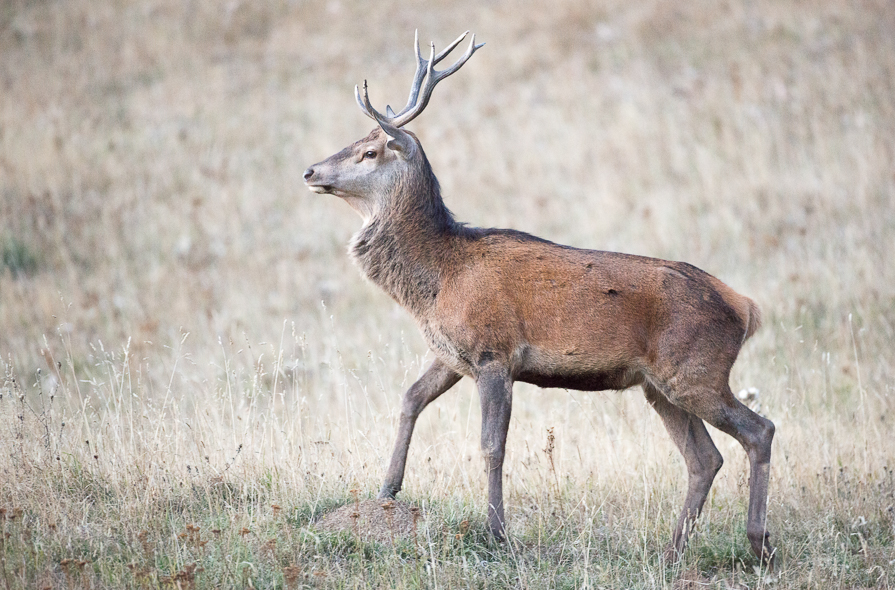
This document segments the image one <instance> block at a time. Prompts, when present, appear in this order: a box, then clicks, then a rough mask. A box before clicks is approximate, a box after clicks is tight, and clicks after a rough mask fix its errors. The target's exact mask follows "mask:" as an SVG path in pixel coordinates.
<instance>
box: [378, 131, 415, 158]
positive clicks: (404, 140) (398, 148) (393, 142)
mask: <svg viewBox="0 0 895 590" xmlns="http://www.w3.org/2000/svg"><path fill="white" fill-rule="evenodd" d="M385 147H387V148H388V149H390V150H392V151H393V152H396V153H397V154H398V155H399V156H401V157H402V158H404V159H405V160H406V159H407V158H408V157H410V154H412V153H413V148H414V147H415V144H414V141H413V138H412V137H410V135H408V134H407V133H405V132H403V131H401V132H400V133H399V134H398V136H397V137H393V138H392V139H390V140H388V141H387V142H385Z"/></svg>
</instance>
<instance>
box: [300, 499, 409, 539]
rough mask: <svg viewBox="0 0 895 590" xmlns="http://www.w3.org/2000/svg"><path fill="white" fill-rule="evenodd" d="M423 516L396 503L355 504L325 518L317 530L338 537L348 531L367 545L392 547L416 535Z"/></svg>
mask: <svg viewBox="0 0 895 590" xmlns="http://www.w3.org/2000/svg"><path fill="white" fill-rule="evenodd" d="M421 518H422V512H421V511H420V509H419V508H417V507H415V506H410V505H408V504H404V503H403V502H398V501H396V500H363V501H361V502H352V503H350V504H346V505H345V506H342V507H341V508H336V509H335V510H333V511H332V512H329V513H328V514H326V515H324V516H323V518H321V519H320V520H318V521H317V523H316V524H315V525H314V526H315V528H317V529H318V530H321V531H325V532H329V533H335V532H339V531H349V532H351V533H353V534H355V535H358V536H359V537H360V538H361V539H363V540H365V541H370V540H372V541H378V542H380V543H392V542H393V540H396V539H399V538H412V537H413V536H414V535H415V534H416V529H417V524H418V521H419V520H420V519H421Z"/></svg>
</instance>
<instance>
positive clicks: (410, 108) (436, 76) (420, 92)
mask: <svg viewBox="0 0 895 590" xmlns="http://www.w3.org/2000/svg"><path fill="white" fill-rule="evenodd" d="M468 34H469V31H466V32H465V33H463V34H462V35H460V36H459V37H457V39H456V40H455V41H454V42H453V43H451V44H450V45H448V46H447V47H446V48H445V49H444V51H442V52H441V53H439V54H438V55H435V43H432V48H431V51H430V53H429V59H428V60H425V59H423V56H422V55H421V54H420V43H419V31H417V32H416V33H415V34H414V45H415V46H416V61H417V65H416V74H414V76H413V85H412V86H411V87H410V97H409V98H408V100H407V106H405V107H404V108H403V109H402V110H401V112H400V113H398V114H397V115H396V114H395V113H394V111H392V107H390V106H388V105H386V107H385V112H386V114H385V115H383V114H382V113H380V112H379V111H377V110H376V109H374V108H373V106H372V105H371V104H370V97H369V95H368V94H367V81H366V80H364V94H363V98H361V93H360V88H358V87H357V86H355V87H354V95H355V98H357V104H358V105H360V108H361V110H362V111H363V112H364V114H365V115H367V116H368V117H370V118H371V119H373V120H374V121H376V122H377V123H379V124H380V125H381V126H382V127H383V128H384V129H385V130H386V132H388V129H387V127H393V128H398V127H403V126H404V125H406V124H407V123H409V122H410V121H412V120H414V119H415V118H416V117H417V116H418V115H419V114H420V113H422V112H423V109H425V108H426V105H427V104H429V98H431V96H432V90H433V89H434V88H435V85H436V84H438V83H439V82H441V81H442V80H444V79H445V78H447V77H448V76H450V75H451V74H453V73H454V72H456V71H457V70H459V69H460V68H461V67H462V66H463V64H465V63H466V61H467V60H468V59H469V58H470V57H472V54H473V53H475V52H476V50H477V49H479V48H481V47H483V46H484V45H485V44H484V43H480V44H478V45H476V44H475V35H473V36H472V42H471V43H470V44H469V49H467V50H466V53H464V54H463V56H462V57H461V58H460V59H459V60H457V63H455V64H454V65H452V66H451V67H449V68H447V69H445V70H441V71H436V70H435V67H434V66H435V64H437V63H439V62H440V61H441V60H443V59H444V58H445V57H447V55H448V54H449V53H450V52H451V51H453V50H454V48H455V47H456V46H457V45H459V44H460V42H461V41H462V40H463V39H465V38H466V35H468ZM424 80H425V85H424V84H423V81H424Z"/></svg>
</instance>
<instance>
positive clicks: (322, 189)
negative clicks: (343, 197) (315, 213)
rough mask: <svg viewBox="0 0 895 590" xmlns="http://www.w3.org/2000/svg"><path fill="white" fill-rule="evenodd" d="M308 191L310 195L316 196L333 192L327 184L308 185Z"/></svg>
mask: <svg viewBox="0 0 895 590" xmlns="http://www.w3.org/2000/svg"><path fill="white" fill-rule="evenodd" d="M308 189H309V190H310V191H311V192H312V193H317V194H318V195H325V194H327V193H331V192H333V187H332V186H331V185H329V184H309V185H308Z"/></svg>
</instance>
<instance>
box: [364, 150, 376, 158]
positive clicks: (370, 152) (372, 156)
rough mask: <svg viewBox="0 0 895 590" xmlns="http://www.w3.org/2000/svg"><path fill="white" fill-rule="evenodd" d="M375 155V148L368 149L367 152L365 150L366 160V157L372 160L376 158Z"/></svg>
mask: <svg viewBox="0 0 895 590" xmlns="http://www.w3.org/2000/svg"><path fill="white" fill-rule="evenodd" d="M375 157H376V152H374V151H373V150H367V151H366V152H364V159H365V160H366V159H371V160H372V159H373V158H375Z"/></svg>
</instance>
